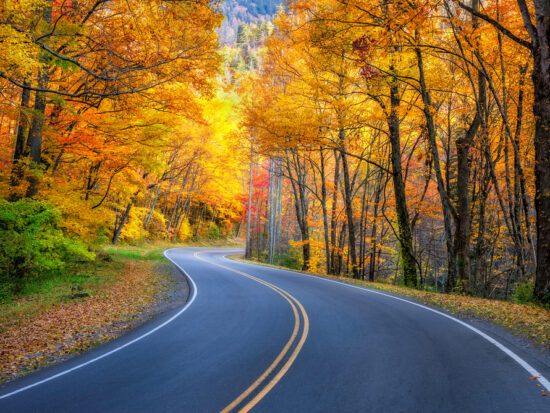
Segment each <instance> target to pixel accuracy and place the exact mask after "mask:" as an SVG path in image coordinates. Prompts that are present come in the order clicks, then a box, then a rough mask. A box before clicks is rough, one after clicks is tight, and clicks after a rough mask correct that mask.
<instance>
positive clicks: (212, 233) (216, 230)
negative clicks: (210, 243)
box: [208, 224, 220, 240]
mask: <svg viewBox="0 0 550 413" xmlns="http://www.w3.org/2000/svg"><path fill="white" fill-rule="evenodd" d="M219 238H220V227H218V226H217V225H216V224H211V225H210V228H208V239H211V240H216V239H219Z"/></svg>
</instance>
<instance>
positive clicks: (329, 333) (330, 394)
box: [0, 249, 550, 413]
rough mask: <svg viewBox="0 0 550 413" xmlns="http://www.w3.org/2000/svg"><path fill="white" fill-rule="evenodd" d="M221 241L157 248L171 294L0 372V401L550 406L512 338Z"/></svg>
mask: <svg viewBox="0 0 550 413" xmlns="http://www.w3.org/2000/svg"><path fill="white" fill-rule="evenodd" d="M231 252H233V253H234V251H233V250H224V249H174V250H169V251H168V252H167V256H168V257H169V258H170V259H171V260H172V261H173V262H174V263H175V264H176V265H177V266H178V267H180V269H182V270H183V271H185V273H186V274H187V275H188V277H190V280H191V282H190V284H191V295H190V298H189V300H188V302H187V304H186V306H185V307H184V308H181V309H177V310H174V311H172V312H169V313H166V314H163V315H162V316H160V317H157V318H155V319H154V320H152V321H151V322H149V323H147V324H145V325H143V326H141V327H139V328H137V329H136V330H133V331H132V332H130V333H128V334H126V335H124V336H123V337H121V338H119V339H117V340H114V341H112V342H109V343H107V344H105V345H102V346H100V347H98V348H95V349H93V350H91V351H89V352H87V353H85V354H83V355H81V356H79V357H76V358H74V359H71V360H69V361H67V362H64V363H62V364H60V365H57V366H54V367H51V368H48V369H44V370H42V371H40V372H37V373H35V374H32V375H30V376H27V377H25V378H23V379H21V380H18V381H15V382H12V383H10V384H8V385H7V386H5V387H3V388H2V389H0V412H2V413H7V412H78V413H84V412H142V411H143V412H219V411H225V412H228V411H249V410H250V411H254V412H307V413H309V412H391V413H394V412H422V413H424V412H438V413H439V412H460V413H468V412H499V413H505V412H510V413H520V412H545V413H548V412H550V397H548V396H547V397H545V396H542V392H543V391H546V392H548V393H549V394H550V384H549V383H548V381H547V379H548V378H550V374H549V373H550V367H549V366H548V365H547V364H546V363H545V362H544V360H542V359H540V358H538V357H536V356H535V355H534V354H533V353H532V352H528V351H526V350H525V349H523V348H521V346H519V345H517V343H514V342H513V340H510V341H503V340H502V338H498V339H497V340H498V341H495V340H494V339H493V338H491V336H492V335H491V333H487V334H486V332H483V331H482V330H481V329H476V328H475V327H471V326H470V324H465V323H464V322H461V321H458V320H457V319H454V318H452V317H449V316H447V315H445V314H443V313H440V312H437V311H434V310H431V309H429V308H427V307H424V306H421V305H418V304H414V303H411V302H409V301H406V300H403V299H400V298H396V297H392V296H389V295H386V294H381V293H379V292H375V291H370V290H366V289H363V288H358V287H353V286H350V285H346V284H341V283H337V282H334V281H329V280H326V279H322V278H317V277H313V276H308V275H304V274H299V273H295V272H290V271H283V270H278V269H272V268H268V267H262V266H256V265H250V264H245V263H240V262H235V261H230V260H228V259H226V258H224V255H226V254H228V253H231ZM478 328H479V327H478ZM534 373H536V376H539V375H540V377H538V378H533V377H532V376H533V374H534Z"/></svg>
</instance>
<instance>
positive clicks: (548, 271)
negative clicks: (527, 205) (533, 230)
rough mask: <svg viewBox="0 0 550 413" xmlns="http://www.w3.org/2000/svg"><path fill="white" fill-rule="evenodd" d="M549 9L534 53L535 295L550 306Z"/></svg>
mask: <svg viewBox="0 0 550 413" xmlns="http://www.w3.org/2000/svg"><path fill="white" fill-rule="evenodd" d="M545 10H546V15H545V16H544V18H545V22H544V23H543V22H542V19H539V18H537V23H538V25H537V26H538V27H537V29H538V32H539V42H541V41H543V42H544V43H543V44H539V45H538V46H539V47H537V48H535V50H534V51H533V55H534V60H535V67H534V70H533V85H534V104H533V114H534V115H535V188H536V193H535V209H536V213H537V272H536V277H535V290H534V295H535V297H536V298H537V299H538V300H539V301H541V302H543V303H550V49H549V43H550V15H549V13H550V9H549V8H548V6H546V9H545ZM538 17H539V16H538ZM541 32H542V33H541Z"/></svg>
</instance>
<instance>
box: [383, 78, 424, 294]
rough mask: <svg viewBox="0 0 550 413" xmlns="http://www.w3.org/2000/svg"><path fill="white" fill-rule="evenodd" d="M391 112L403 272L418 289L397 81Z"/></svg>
mask: <svg viewBox="0 0 550 413" xmlns="http://www.w3.org/2000/svg"><path fill="white" fill-rule="evenodd" d="M390 99H391V112H390V117H389V119H388V123H389V125H388V126H389V132H390V136H389V137H390V144H391V163H392V178H393V192H394V196H395V209H396V214H397V227H398V234H397V235H398V238H399V239H398V244H399V251H400V258H401V270H402V272H403V282H404V284H405V285H407V286H411V287H416V285H417V282H418V280H417V274H416V261H415V258H414V253H413V238H412V231H411V222H410V217H409V211H408V208H407V198H406V196H405V182H404V181H403V171H402V165H401V139H400V133H399V117H398V115H397V108H398V107H399V90H398V86H397V83H396V79H393V80H392V84H391V87H390Z"/></svg>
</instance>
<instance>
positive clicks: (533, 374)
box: [224, 254, 550, 392]
mask: <svg viewBox="0 0 550 413" xmlns="http://www.w3.org/2000/svg"><path fill="white" fill-rule="evenodd" d="M228 255H229V254H228ZM224 258H225V259H226V260H228V261H229V260H230V259H228V258H227V257H226V256H224ZM230 261H233V262H242V261H237V260H230ZM244 264H248V265H256V266H259V265H258V264H252V263H248V262H245V263H244ZM261 267H264V268H270V267H267V266H261ZM273 269H276V270H277V269H279V270H281V271H286V272H290V273H292V274H298V275H302V276H304V277H309V278H313V279H317V280H322V281H329V282H332V283H335V284H340V285H344V286H347V287H351V288H356V289H358V290H361V291H365V292H369V293H372V294H378V295H383V296H384V297H389V298H393V299H394V300H399V301H403V302H405V303H409V304H412V305H415V306H417V307H420V308H423V309H425V310H428V311H431V312H432V313H436V314H439V315H440V316H443V317H446V318H448V319H449V320H452V321H454V322H455V323H458V324H460V325H462V326H464V327H466V328H468V329H470V330H471V331H473V332H474V333H476V334H478V335H480V336H481V337H483V338H484V339H485V340H487V341H488V342H489V343H491V344H493V345H494V346H496V347H497V348H498V349H500V350H501V351H502V352H504V353H505V354H506V355H508V356H509V357H510V358H511V359H512V360H514V361H515V362H516V363H518V364H519V365H520V366H521V367H523V369H524V370H526V371H527V372H528V373H529V374H530V375H531V377H536V378H537V381H538V382H539V383H540V384H541V385H542V386H543V387H544V388H545V389H546V390H547V391H548V392H550V381H548V379H547V378H546V377H544V376H543V375H542V374H541V373H539V372H538V371H537V370H536V369H535V368H534V367H533V366H531V365H530V364H529V363H528V362H526V361H525V360H524V359H522V358H521V357H520V356H518V355H517V354H516V353H514V352H513V351H512V350H510V349H509V348H508V347H506V346H505V345H504V344H502V343H500V342H499V341H497V340H495V339H494V338H492V337H491V336H489V335H487V334H485V333H484V332H483V331H481V330H478V329H477V328H475V327H474V326H471V325H470V324H468V323H465V322H464V321H462V320H459V319H458V318H456V317H453V316H451V315H449V314H446V313H444V312H442V311H438V310H435V309H433V308H431V307H428V306H425V305H422V304H419V303H415V302H414V301H410V300H406V299H404V298H400V297H396V296H394V295H390V294H386V293H382V292H380V291H376V290H372V289H370V288H368V287H360V286H357V285H352V284H348V283H346V282H342V281H337V280H331V279H330V278H325V277H322V276H317V275H310V274H304V273H302V272H297V271H292V270H283V269H280V268H273Z"/></svg>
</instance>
